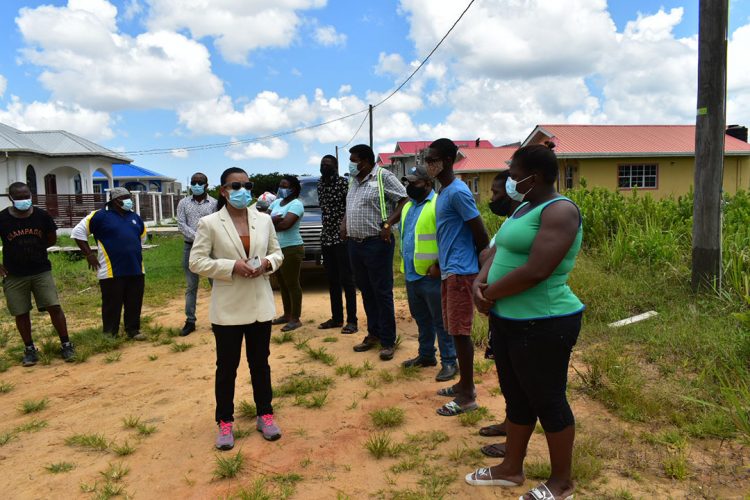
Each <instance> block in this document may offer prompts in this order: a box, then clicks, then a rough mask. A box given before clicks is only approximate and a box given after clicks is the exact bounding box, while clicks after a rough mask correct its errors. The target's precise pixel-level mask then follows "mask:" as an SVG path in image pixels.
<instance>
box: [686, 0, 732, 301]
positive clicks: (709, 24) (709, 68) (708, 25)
mask: <svg viewBox="0 0 750 500" xmlns="http://www.w3.org/2000/svg"><path fill="white" fill-rule="evenodd" d="M699 15H700V18H699V28H698V113H697V116H696V120H695V197H694V199H693V272H692V286H693V290H698V289H699V288H702V287H712V286H717V287H720V286H721V191H722V182H723V176H724V135H725V133H726V130H725V129H726V89H727V23H728V18H729V0H700V14H699Z"/></svg>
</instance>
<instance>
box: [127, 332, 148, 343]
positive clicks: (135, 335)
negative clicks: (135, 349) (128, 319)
mask: <svg viewBox="0 0 750 500" xmlns="http://www.w3.org/2000/svg"><path fill="white" fill-rule="evenodd" d="M128 338H129V339H130V340H138V341H142V340H146V335H144V334H143V333H141V332H132V333H130V332H129V333H128Z"/></svg>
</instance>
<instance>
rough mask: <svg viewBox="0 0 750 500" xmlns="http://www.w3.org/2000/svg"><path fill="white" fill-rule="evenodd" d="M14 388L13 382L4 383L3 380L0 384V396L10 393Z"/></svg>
mask: <svg viewBox="0 0 750 500" xmlns="http://www.w3.org/2000/svg"><path fill="white" fill-rule="evenodd" d="M14 387H15V384H13V382H6V381H4V380H3V381H2V382H0V394H7V393H9V392H10V391H12V390H13V388H14Z"/></svg>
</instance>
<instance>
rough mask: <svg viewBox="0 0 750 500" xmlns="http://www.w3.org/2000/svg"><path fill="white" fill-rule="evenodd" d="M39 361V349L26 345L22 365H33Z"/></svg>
mask: <svg viewBox="0 0 750 500" xmlns="http://www.w3.org/2000/svg"><path fill="white" fill-rule="evenodd" d="M37 361H39V350H38V349H37V348H36V347H34V346H33V345H32V346H29V347H26V348H24V350H23V361H21V364H22V365H23V366H34V365H35V364H36V363H37Z"/></svg>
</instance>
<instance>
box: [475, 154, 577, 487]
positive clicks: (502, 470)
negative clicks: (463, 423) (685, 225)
mask: <svg viewBox="0 0 750 500" xmlns="http://www.w3.org/2000/svg"><path fill="white" fill-rule="evenodd" d="M552 147H553V146H552V145H551V144H549V145H546V146H545V145H533V146H526V147H523V148H520V149H519V150H518V151H516V153H515V154H514V155H513V160H512V162H511V165H510V179H508V181H507V183H506V190H507V192H508V195H509V196H510V197H511V198H512V199H514V200H515V201H518V202H522V204H521V205H520V206H519V207H518V208H517V209H516V211H515V212H514V213H513V215H512V216H511V217H509V218H508V219H507V220H506V221H505V222H504V223H503V225H502V227H501V228H500V230H499V231H498V233H497V235H496V236H495V245H494V250H493V251H492V252H493V254H492V255H491V258H488V259H487V261H486V262H485V264H484V266H483V267H482V270H481V272H480V273H479V275H478V276H477V279H476V281H475V282H474V299H475V303H476V305H477V308H478V309H479V310H480V312H484V313H485V314H486V313H489V314H490V328H491V330H492V350H493V352H494V354H495V366H496V367H497V373H498V377H499V378H500V387H501V389H502V392H503V396H504V397H505V404H506V411H505V413H506V417H507V429H506V430H507V434H508V438H507V442H506V454H505V459H504V460H503V462H502V463H501V464H499V465H496V466H495V467H490V468H482V469H478V470H477V471H475V472H472V473H470V474H468V475H467V476H466V481H467V482H468V483H469V484H473V485H477V486H518V485H520V484H522V483H523V482H524V481H525V477H524V473H523V460H524V457H525V456H526V448H527V446H528V442H529V439H530V438H531V434H532V433H533V432H534V427H535V426H536V421H537V419H539V421H540V422H541V424H542V428H543V429H544V432H545V436H546V438H547V445H548V447H549V452H550V463H551V466H552V467H551V475H550V478H549V480H548V481H547V482H546V483H543V484H540V485H539V486H537V487H536V488H534V489H532V490H531V491H529V492H528V493H526V494H525V495H524V496H522V497H521V499H522V500H535V499H536V500H542V499H566V500H567V499H572V496H573V490H574V486H573V482H572V480H571V463H572V456H573V441H574V438H575V419H574V417H573V412H572V411H571V409H570V405H569V404H568V401H567V398H566V395H565V390H566V387H567V381H568V363H569V362H570V353H571V350H572V348H573V346H574V345H575V343H576V340H577V339H578V333H579V331H580V329H581V316H582V313H583V309H584V306H583V304H582V303H581V301H580V300H578V297H576V296H575V294H573V292H572V291H571V290H570V288H569V287H568V285H567V280H568V274H569V273H570V271H571V270H572V269H573V265H574V264H575V259H576V256H577V255H578V252H579V250H580V248H581V238H582V235H583V233H582V224H581V215H580V212H579V210H578V207H577V206H576V205H575V204H574V203H573V202H572V201H571V200H569V199H568V198H566V197H564V196H561V195H560V194H558V193H557V191H556V190H555V181H556V180H557V171H558V164H557V157H556V156H555V154H554V152H553V151H552Z"/></svg>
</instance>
